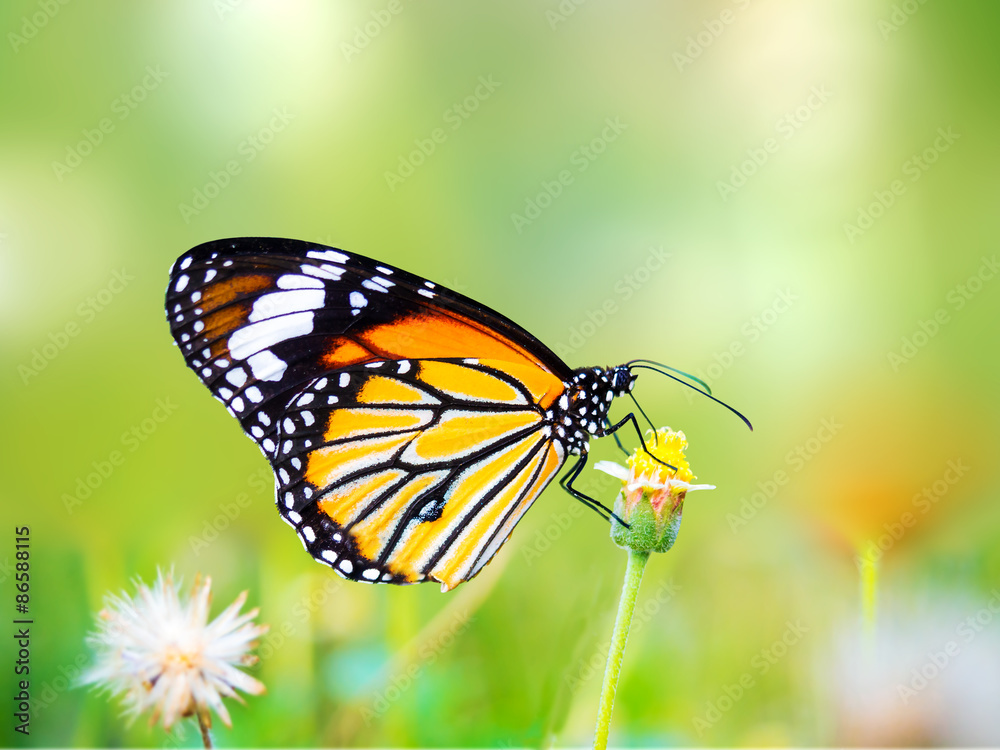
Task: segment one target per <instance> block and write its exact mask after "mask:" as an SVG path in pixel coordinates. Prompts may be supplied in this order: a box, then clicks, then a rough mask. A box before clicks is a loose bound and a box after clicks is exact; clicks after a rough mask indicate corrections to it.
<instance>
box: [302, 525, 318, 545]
mask: <svg viewBox="0 0 1000 750" xmlns="http://www.w3.org/2000/svg"><path fill="white" fill-rule="evenodd" d="M302 536H304V537H305V538H306V539H307V540H308V541H309V543H310V544H311V543H312V542H315V541H316V532H315V531H313V530H312V526H303V527H302Z"/></svg>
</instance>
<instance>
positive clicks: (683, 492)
mask: <svg viewBox="0 0 1000 750" xmlns="http://www.w3.org/2000/svg"><path fill="white" fill-rule="evenodd" d="M646 434H647V437H646V445H647V447H648V450H649V452H648V453H647V452H646V450H644V449H643V448H637V449H636V451H635V452H634V453H633V454H632V455H631V456H629V458H628V466H627V467H626V466H621V465H620V464H616V463H614V462H613V461H598V462H597V464H596V465H595V466H594V468H595V469H597V470H599V471H603V472H605V473H606V474H610V475H611V476H613V477H617V478H618V479H620V480H622V483H623V487H622V490H621V492H620V493H619V494H618V498H617V499H616V500H615V507H614V511H615V515H617V516H618V517H619V518H621V519H622V520H623V521H625V523H627V524H628V527H625V526H622V525H621V524H620V523H618V522H617V521H615V520H612V525H611V538H612V539H613V540H614V541H615V544H617V545H618V546H619V547H623V548H626V549H632V550H638V551H643V550H646V551H652V552H666V551H667V550H668V549H670V548H671V547H672V546H673V544H674V541H675V540H676V539H677V532H678V530H679V529H680V524H681V513H682V512H683V509H684V498H685V497H686V496H687V493H688V492H692V491H694V490H714V489H715V486H714V485H711V484H691V480H693V479H694V478H695V476H694V474H692V473H691V467H690V466H689V465H688V462H687V459H686V458H685V457H684V449H685V448H687V439H686V438H685V437H684V433H683V432H674V431H673V430H671V429H670V428H669V427H663V428H661V429H659V430H657V431H656V432H655V433H654V432H653V431H652V430H648V431H647V433H646ZM666 464H669V466H667V465H666ZM671 467H674V468H671Z"/></svg>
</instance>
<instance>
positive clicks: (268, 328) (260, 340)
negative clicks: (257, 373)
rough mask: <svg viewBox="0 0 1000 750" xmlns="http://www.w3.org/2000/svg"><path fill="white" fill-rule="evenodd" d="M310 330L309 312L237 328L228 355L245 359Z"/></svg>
mask: <svg viewBox="0 0 1000 750" xmlns="http://www.w3.org/2000/svg"><path fill="white" fill-rule="evenodd" d="M285 294H289V292H285ZM258 301H259V300H258ZM199 322H200V321H199ZM312 330H313V313H311V312H296V313H292V314H291V315H281V316H280V317H277V318H268V319H267V320H261V321H259V322H256V323H253V324H251V325H248V326H244V327H243V328H237V329H236V331H234V332H233V335H232V336H230V337H229V353H230V355H232V357H233V359H247V358H248V357H249V356H250V355H252V354H256V353H258V352H261V351H266V350H267V349H268V347H270V346H273V345H274V344H277V343H279V342H281V341H287V340H288V339H293V338H297V337H299V336H305V335H307V334H310V333H312Z"/></svg>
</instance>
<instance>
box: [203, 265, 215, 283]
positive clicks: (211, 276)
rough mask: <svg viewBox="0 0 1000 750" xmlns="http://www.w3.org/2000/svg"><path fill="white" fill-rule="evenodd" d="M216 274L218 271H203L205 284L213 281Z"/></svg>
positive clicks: (212, 269) (211, 269)
mask: <svg viewBox="0 0 1000 750" xmlns="http://www.w3.org/2000/svg"><path fill="white" fill-rule="evenodd" d="M217 273H218V271H216V270H215V269H214V268H210V269H208V270H207V271H205V283H206V284H207V283H208V282H210V281H211V280H212V279H214V278H215V276H216V274H217Z"/></svg>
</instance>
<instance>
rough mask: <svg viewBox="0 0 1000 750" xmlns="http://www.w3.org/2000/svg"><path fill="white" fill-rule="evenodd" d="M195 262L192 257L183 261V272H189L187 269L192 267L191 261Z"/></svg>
mask: <svg viewBox="0 0 1000 750" xmlns="http://www.w3.org/2000/svg"><path fill="white" fill-rule="evenodd" d="M193 260H194V258H192V257H191V256H190V255H189V256H188V257H186V258H185V259H184V260H182V261H181V270H182V271H185V270H187V267H188V266H190V265H191V261H193Z"/></svg>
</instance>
